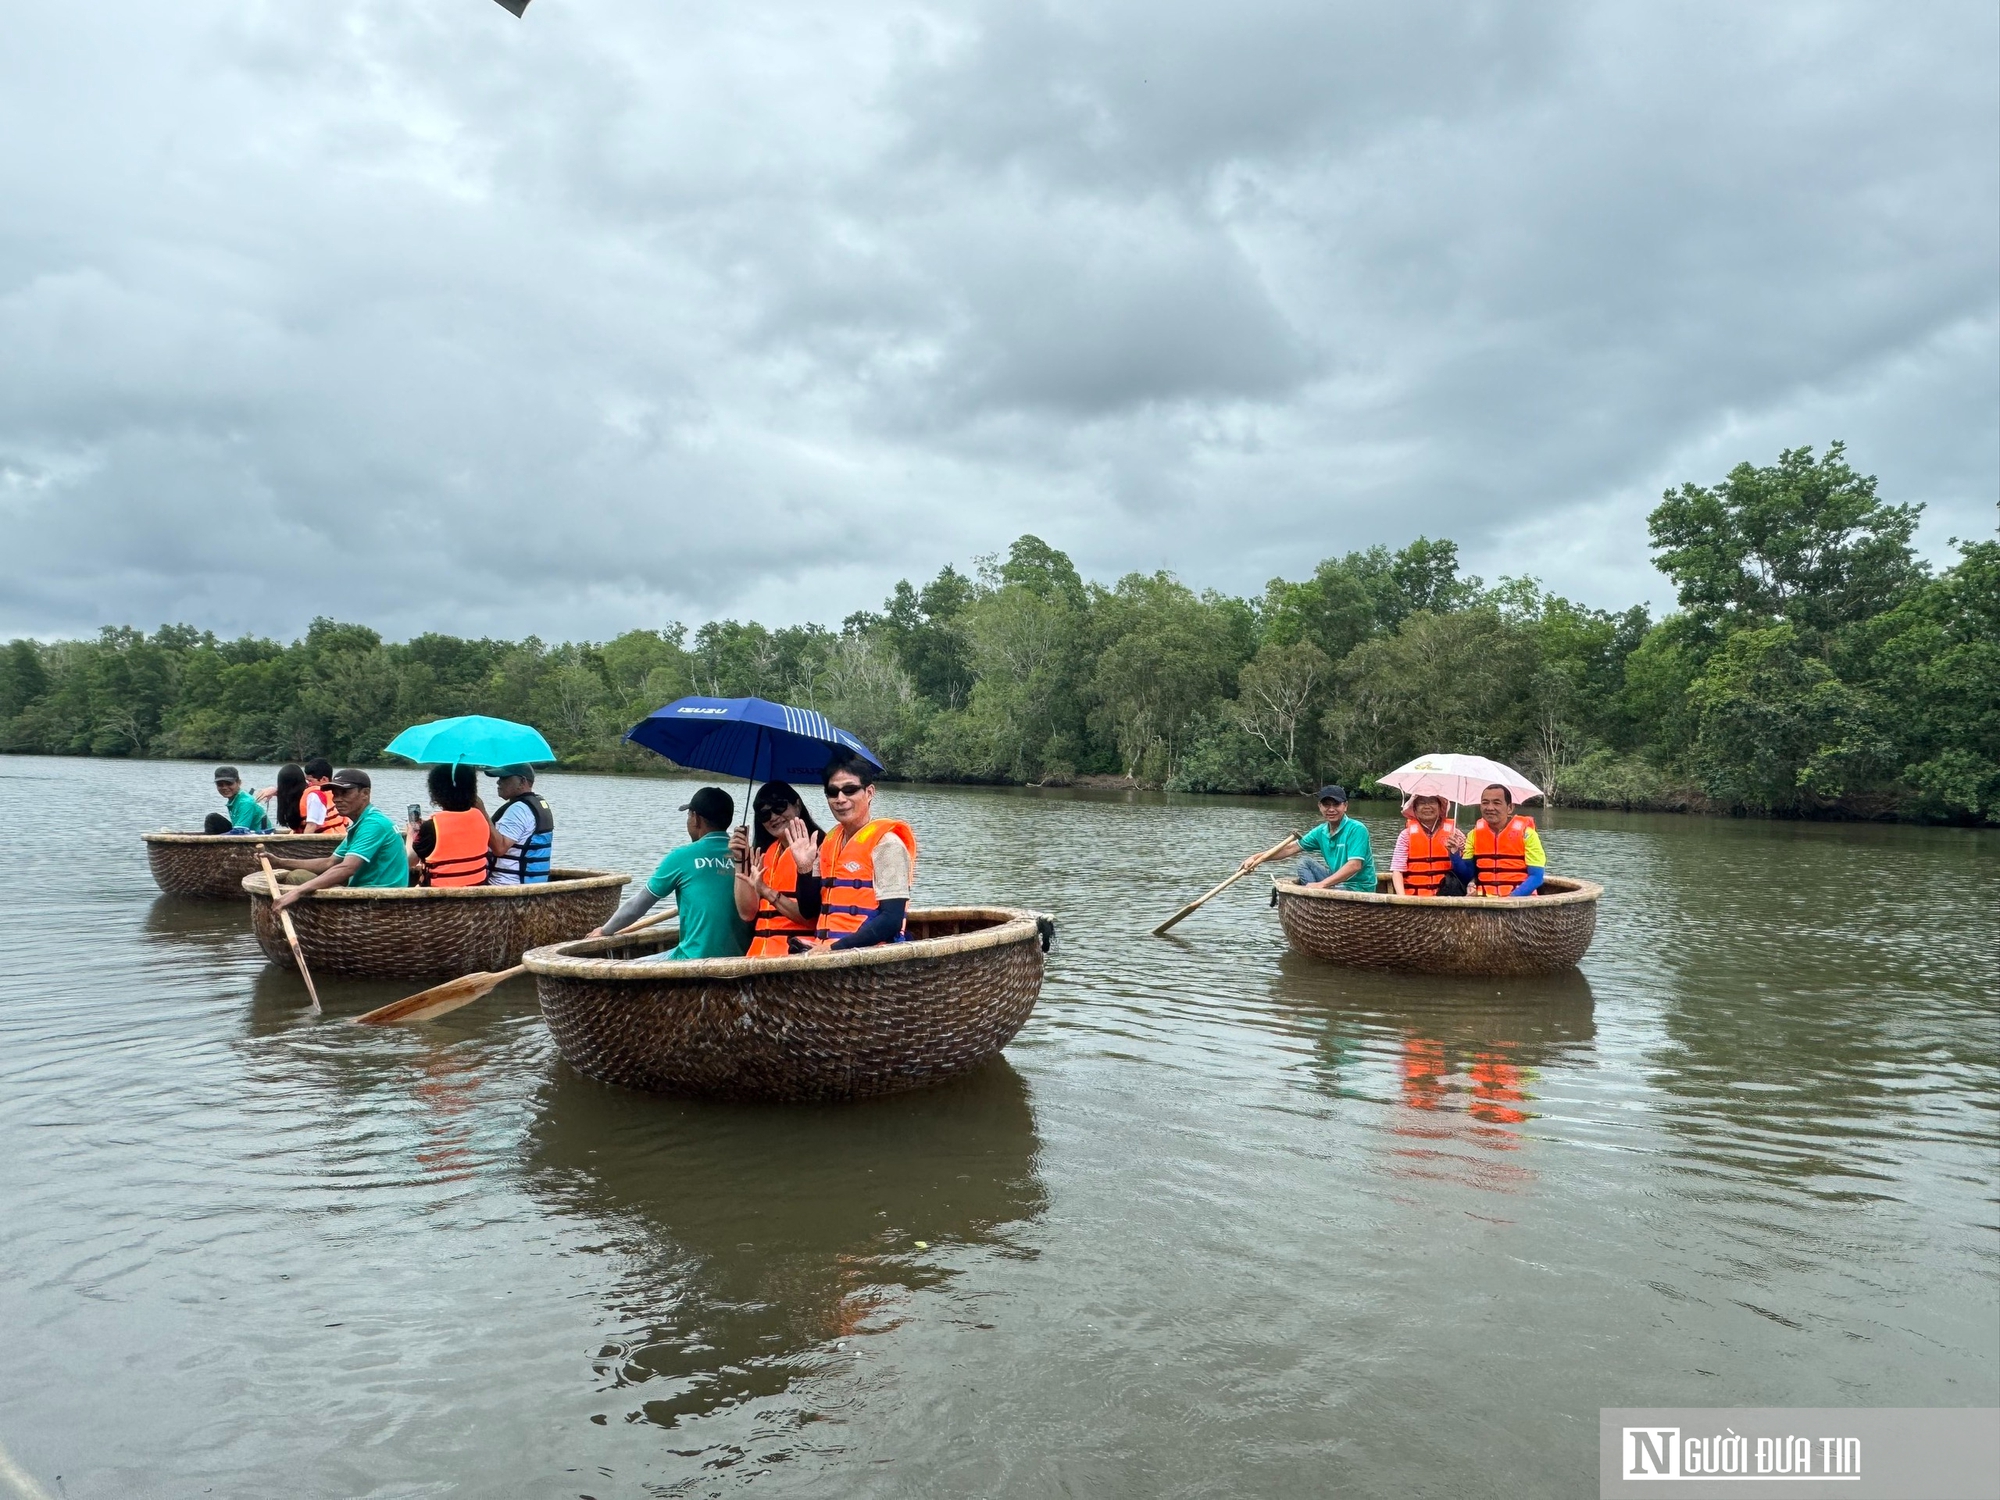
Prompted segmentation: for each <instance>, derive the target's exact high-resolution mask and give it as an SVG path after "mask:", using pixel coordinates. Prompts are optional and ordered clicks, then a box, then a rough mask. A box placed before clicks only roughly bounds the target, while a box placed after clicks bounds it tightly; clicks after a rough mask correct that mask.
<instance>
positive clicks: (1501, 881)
mask: <svg viewBox="0 0 2000 1500" xmlns="http://www.w3.org/2000/svg"><path fill="white" fill-rule="evenodd" d="M1451 867H1452V869H1454V870H1456V871H1457V872H1458V873H1459V875H1461V876H1462V877H1464V879H1465V880H1466V882H1467V884H1468V890H1467V891H1466V894H1467V895H1470V896H1502V897H1505V896H1532V895H1534V894H1535V892H1536V891H1538V890H1540V889H1541V885H1542V880H1543V877H1544V876H1546V875H1547V874H1548V858H1547V856H1545V855H1544V854H1543V853H1542V838H1541V835H1540V834H1538V833H1536V832H1535V820H1534V819H1533V818H1529V817H1524V816H1521V815H1519V814H1517V813H1516V812H1515V811H1514V795H1513V793H1511V792H1509V791H1508V790H1507V788H1505V787H1504V786H1489V787H1488V788H1487V789H1486V790H1485V791H1484V792H1481V793H1480V794H1479V821H1478V822H1477V823H1474V824H1473V825H1472V832H1471V833H1469V834H1467V835H1466V840H1465V853H1464V854H1454V855H1452V857H1451Z"/></svg>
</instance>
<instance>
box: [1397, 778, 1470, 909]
mask: <svg viewBox="0 0 2000 1500" xmlns="http://www.w3.org/2000/svg"><path fill="white" fill-rule="evenodd" d="M1403 817H1404V823H1403V831H1402V832H1401V833H1399V834H1398V835H1396V852H1395V853H1394V854H1393V855H1391V856H1390V857H1389V879H1390V881H1391V882H1392V883H1393V884H1394V885H1395V888H1396V894H1397V895H1399V896H1463V895H1464V894H1465V881H1464V879H1463V878H1462V877H1460V876H1459V875H1458V874H1457V873H1456V872H1455V871H1454V870H1453V869H1452V867H1451V859H1452V856H1453V855H1454V854H1457V853H1460V852H1461V851H1462V850H1463V849H1464V848H1465V834H1464V833H1463V832H1462V831H1461V830H1460V829H1459V826H1458V824H1456V823H1454V822H1451V821H1449V820H1447V819H1446V817H1445V815H1444V798H1442V797H1433V796H1431V795H1429V794H1428V793H1426V794H1424V795H1422V796H1417V797H1412V798H1411V799H1410V800H1409V802H1408V803H1407V804H1406V805H1405V806H1404V808H1403Z"/></svg>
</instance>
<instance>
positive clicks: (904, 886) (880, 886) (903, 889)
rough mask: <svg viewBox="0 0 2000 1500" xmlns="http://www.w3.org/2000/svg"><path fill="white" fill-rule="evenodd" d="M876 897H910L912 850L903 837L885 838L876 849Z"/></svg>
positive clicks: (881, 899) (907, 898) (892, 899)
mask: <svg viewBox="0 0 2000 1500" xmlns="http://www.w3.org/2000/svg"><path fill="white" fill-rule="evenodd" d="M875 899H876V900H878V901H903V902H907V901H908V900H909V899H910V851H909V850H908V849H906V848H904V847H903V841H902V840H901V839H896V838H887V839H884V840H882V842H881V844H880V845H879V846H877V848H876V850H875Z"/></svg>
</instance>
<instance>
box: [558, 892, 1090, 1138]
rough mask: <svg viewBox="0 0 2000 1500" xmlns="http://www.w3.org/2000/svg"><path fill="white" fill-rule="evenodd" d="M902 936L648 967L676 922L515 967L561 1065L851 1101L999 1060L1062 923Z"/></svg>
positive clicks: (671, 1090) (1030, 920) (603, 1074)
mask: <svg viewBox="0 0 2000 1500" xmlns="http://www.w3.org/2000/svg"><path fill="white" fill-rule="evenodd" d="M907 931H908V933H909V936H910V941H909V942H905V943H894V944H890V945H888V946H886V947H881V948H862V949H857V950H855V951H853V952H848V953H816V954H800V955H797V956H794V957H789V958H709V959H696V960H689V961H685V962H658V961H655V962H643V961H642V960H645V959H646V958H647V957H648V956H649V955H651V954H654V953H664V952H666V951H667V950H669V949H670V948H672V947H673V945H674V944H675V943H676V942H677V941H678V935H677V934H676V933H675V931H674V929H673V928H672V927H671V926H667V927H661V928H658V929H655V930H652V931H648V932H644V933H638V934H634V935H633V936H631V937H629V938H627V937H625V936H624V935H622V934H621V935H619V936H616V937H608V938H593V939H590V940H588V941H585V942H580V943H564V944H560V945H557V946H553V947H547V948H538V949H536V950H535V951H534V952H532V953H529V954H528V955H526V957H525V958H524V959H523V960H522V961H523V962H524V963H525V964H527V966H528V972H529V973H531V974H533V975H534V976H535V983H536V986H537V987H538V989H539V990H540V992H541V1001H542V1014H543V1015H544V1016H545V1017H546V1018H547V1020H548V1023H549V1030H550V1032H552V1033H553V1034H554V1036H555V1039H556V1045H557V1046H558V1047H560V1048H561V1049H562V1054H563V1056H564V1057H566V1058H568V1059H569V1061H570V1062H571V1063H572V1064H573V1065H574V1066H575V1067H577V1068H579V1069H580V1070H582V1071H583V1072H585V1073H588V1074H590V1075H591V1076H592V1077H593V1078H601V1079H603V1080H604V1081H605V1082H607V1083H617V1084H623V1085H625V1086H626V1087H628V1088H635V1089H646V1090H649V1091H651V1092H653V1093H660V1094H678V1095H681V1096H683V1097H688V1098H698V1099H769V1100H800V1099H859V1098H864V1097H867V1096H869V1095H874V1094H894V1093H901V1092H903V1091H904V1090H907V1089H920V1088H928V1087H929V1086H931V1085H932V1084H935V1083H941V1082H943V1081H944V1080H945V1079H947V1078H951V1077H953V1076H954V1075H956V1074H959V1073H963V1072H965V1071H966V1070H967V1069H968V1068H972V1067H975V1066H977V1065H978V1064H979V1063H982V1062H984V1061H985V1060H986V1059H988V1058H990V1057H993V1056H995V1055H996V1054H998V1053H999V1051H1000V1049H1001V1048H1003V1047H1005V1046H1006V1045H1007V1043H1008V1042H1010V1041H1012V1040H1013V1038H1014V1033H1015V1032H1017V1031H1019V1030H1020V1029H1021V1026H1022V1023H1023V1022H1025V1021H1026V1020H1027V1019H1028V1014H1029V1012H1030V1011H1032V1010H1033V1009H1034V1008H1035V1000H1036V998H1037V997H1038V996H1039V995H1040V994H1041V989H1042V956H1043V954H1044V953H1045V952H1046V951H1047V948H1048V943H1049V941H1050V940H1051V939H1052V938H1053V936H1054V933H1055V922H1054V921H1053V920H1052V919H1051V918H1049V917H1046V916H1043V915H1041V914H1040V913H1037V912H1031V911H1015V910H1011V909H1007V908H1000V907H951V908H938V909H934V910H929V911H913V912H911V913H910V916H909V922H908V927H907Z"/></svg>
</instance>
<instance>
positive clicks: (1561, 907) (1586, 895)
mask: <svg viewBox="0 0 2000 1500" xmlns="http://www.w3.org/2000/svg"><path fill="white" fill-rule="evenodd" d="M1380 883H1381V885H1382V886H1383V887H1384V889H1383V890H1382V891H1381V892H1380V893H1378V894H1376V895H1373V896H1370V895H1367V894H1365V893H1364V892H1361V891H1342V890H1328V889H1322V888H1319V887H1311V888H1308V887H1306V886H1302V885H1300V884H1299V883H1298V882H1297V881H1294V880H1278V881H1273V882H1272V892H1271V900H1272V903H1273V904H1274V905H1276V907H1277V908H1278V920H1279V921H1280V922H1282V923H1283V924H1284V928H1285V936H1286V937H1287V938H1288V939H1290V941H1291V944H1292V946H1293V947H1294V948H1297V949H1298V950H1299V951H1300V952H1302V953H1310V954H1311V955H1312V956H1313V957H1314V958H1323V959H1325V960H1326V961H1327V962H1329V963H1336V964H1345V965H1347V966H1348V967H1349V968H1354V969H1408V970H1412V971H1414V972H1416V973H1420V974H1552V973H1554V972H1555V971H1556V970H1558V969H1567V968H1570V967H1571V966H1573V965H1574V964H1576V963H1577V962H1578V961H1579V960H1580V959H1581V958H1582V957H1583V955H1584V952H1585V950H1587V949H1588V948H1589V947H1590V939H1591V935H1592V934H1593V933H1595V932H1596V931H1597V898H1598V897H1599V896H1601V895H1603V894H1604V887H1603V886H1601V885H1595V884H1592V883H1591V882H1590V881H1588V880H1569V879H1565V878H1563V877H1562V876H1558V875H1551V876H1549V877H1548V878H1547V879H1546V880H1545V881H1543V882H1542V889H1541V891H1540V892H1539V893H1538V894H1536V895H1533V896H1523V897H1521V898H1520V899H1519V900H1515V899H1512V898H1509V899H1506V900H1497V901H1496V900H1487V899H1484V898H1481V897H1476V896H1422V897H1420V896H1397V895H1393V894H1390V892H1389V890H1388V889H1387V887H1388V884H1389V882H1388V881H1387V880H1386V879H1385V880H1383V881H1381V882H1380Z"/></svg>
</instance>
